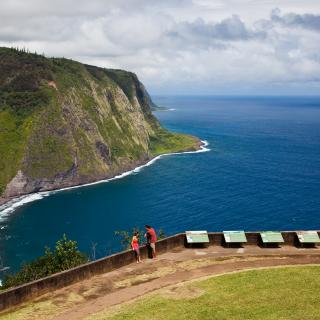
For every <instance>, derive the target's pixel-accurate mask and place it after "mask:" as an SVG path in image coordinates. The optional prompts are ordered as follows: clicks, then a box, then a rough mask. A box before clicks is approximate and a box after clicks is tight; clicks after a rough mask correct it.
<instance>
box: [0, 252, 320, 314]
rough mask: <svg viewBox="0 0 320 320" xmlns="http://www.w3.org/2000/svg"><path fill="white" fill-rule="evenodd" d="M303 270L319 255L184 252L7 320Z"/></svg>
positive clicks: (79, 287) (80, 287) (48, 299)
mask: <svg viewBox="0 0 320 320" xmlns="http://www.w3.org/2000/svg"><path fill="white" fill-rule="evenodd" d="M297 264H301V265H303V264H320V252H319V250H318V249H296V248H292V247H290V248H281V249H264V250H263V249H261V248H258V247H252V248H245V249H224V248H221V247H219V248H217V247H210V248H207V249H202V250H196V249H193V250H190V249H189V250H187V249H186V250H180V251H177V252H171V253H167V254H164V255H162V256H160V257H159V259H158V260H157V261H145V262H144V263H142V264H139V265H135V264H132V265H130V266H127V267H123V268H121V269H119V270H116V271H113V272H109V273H106V274H102V275H99V276H95V277H93V278H91V279H88V280H85V281H82V282H80V283H77V284H74V285H71V286H69V287H67V288H63V289H60V290H57V291H55V292H53V293H50V294H47V295H45V296H42V297H40V298H38V299H37V300H35V301H34V302H32V303H29V304H26V305H24V306H21V307H20V308H18V309H16V310H14V312H11V313H10V314H7V316H8V317H6V318H4V319H17V320H20V319H54V320H73V319H77V320H78V319H84V318H86V317H88V316H90V315H92V314H94V313H97V312H99V311H103V310H105V309H107V308H108V307H111V306H114V305H117V304H121V303H124V302H127V301H130V300H132V299H134V298H137V297H138V296H141V295H143V294H146V293H149V292H152V291H154V290H157V289H161V288H164V287H167V286H171V285H175V284H178V283H181V282H184V281H189V280H193V279H197V278H201V277H206V276H210V275H219V274H224V273H228V272H234V271H238V270H245V269H252V268H265V267H272V266H285V265H297ZM9 315H11V316H12V317H9ZM13 316H14V317H13ZM0 317H1V316H0Z"/></svg>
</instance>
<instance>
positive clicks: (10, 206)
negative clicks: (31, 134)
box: [0, 140, 211, 222]
mask: <svg viewBox="0 0 320 320" xmlns="http://www.w3.org/2000/svg"><path fill="white" fill-rule="evenodd" d="M201 142H202V145H201V146H200V149H199V150H196V151H183V152H173V153H164V154H161V155H159V156H157V157H155V158H153V159H151V160H150V161H148V162H147V163H145V164H143V165H141V166H138V167H136V168H134V169H133V170H130V171H126V172H123V173H121V174H119V175H117V176H114V177H113V178H109V179H104V180H99V181H95V182H90V183H86V184H81V185H77V186H72V187H66V188H61V189H57V190H52V191H41V192H37V193H32V194H28V195H24V196H21V197H18V198H16V199H13V200H10V201H8V202H7V203H5V204H4V205H2V206H0V222H1V221H3V220H5V219H6V218H7V217H8V215H9V214H10V213H12V212H13V211H15V210H16V209H17V208H19V207H21V206H23V205H25V204H27V203H29V202H33V201H36V200H41V199H43V198H45V197H47V196H50V195H51V194H55V193H57V192H62V191H66V190H72V189H76V188H83V187H88V186H92V185H96V184H100V183H106V182H110V181H113V180H117V179H122V178H124V177H126V176H129V175H131V174H135V173H138V172H140V171H141V170H142V169H143V168H145V167H148V166H150V165H152V164H153V163H155V162H156V161H157V160H159V159H161V158H162V157H167V156H172V155H179V154H190V153H201V152H208V151H210V150H211V149H209V148H208V146H209V142H208V141H206V140H203V141H201Z"/></svg>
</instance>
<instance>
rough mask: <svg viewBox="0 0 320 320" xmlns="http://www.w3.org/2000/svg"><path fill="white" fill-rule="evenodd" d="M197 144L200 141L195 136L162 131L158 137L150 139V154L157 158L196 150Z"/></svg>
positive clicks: (158, 133)
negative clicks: (162, 155) (161, 155)
mask: <svg viewBox="0 0 320 320" xmlns="http://www.w3.org/2000/svg"><path fill="white" fill-rule="evenodd" d="M197 142H198V139H197V138H195V137H193V136H190V135H186V134H180V133H172V132H169V131H166V130H163V129H160V130H158V131H157V132H156V135H154V136H151V137H150V146H149V147H150V153H151V155H152V156H157V155H159V154H164V153H173V152H180V151H187V150H196V149H197Z"/></svg>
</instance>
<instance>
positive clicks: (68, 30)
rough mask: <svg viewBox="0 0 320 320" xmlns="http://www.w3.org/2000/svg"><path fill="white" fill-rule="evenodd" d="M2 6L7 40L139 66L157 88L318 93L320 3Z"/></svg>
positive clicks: (183, 0)
mask: <svg viewBox="0 0 320 320" xmlns="http://www.w3.org/2000/svg"><path fill="white" fill-rule="evenodd" d="M0 5H1V10H0V45H3V46H25V47H27V48H29V49H30V50H31V51H37V52H39V53H42V52H44V53H45V54H46V55H47V56H64V57H69V58H73V59H77V60H80V61H82V62H85V63H90V64H95V65H99V66H103V67H111V68H122V69H127V70H131V71H134V72H136V73H137V74H138V76H139V77H140V78H141V80H142V81H143V82H144V83H145V84H146V86H147V88H148V89H149V90H150V91H151V92H152V93H155V94H157V93H172V94H175V93H176V94H184V93H189V94H190V93H191V94H317V93H318V92H320V91H319V89H320V5H319V3H318V0H305V1H303V3H302V2H301V1H297V0H290V1H289V0H283V1H281V6H279V1H275V0H265V1H263V2H261V3H259V1H251V0H237V1H236V0H224V1H222V0H221V1H220V0H212V1H211V0H210V1H209V0H193V1H191V0H170V1H169V0H162V1H154V0H134V1H133V0H126V1H125V0H117V1H115V0H108V1H103V0H91V1H84V0H77V1H75V0H68V1H65V0H56V1H54V2H53V1H48V0H12V1H4V0H0Z"/></svg>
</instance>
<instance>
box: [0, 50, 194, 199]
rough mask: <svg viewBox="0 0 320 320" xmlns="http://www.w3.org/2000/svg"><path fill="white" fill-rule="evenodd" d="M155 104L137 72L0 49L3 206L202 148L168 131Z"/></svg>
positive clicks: (0, 189) (0, 174) (0, 137)
mask: <svg viewBox="0 0 320 320" xmlns="http://www.w3.org/2000/svg"><path fill="white" fill-rule="evenodd" d="M153 106H154V104H153V102H152V101H151V98H150V96H149V95H148V93H147V92H146V90H145V88H144V86H143V85H142V84H141V83H140V82H139V80H138V78H137V76H136V75H135V74H133V73H130V72H127V71H123V70H111V69H103V68H98V67H94V66H89V65H84V64H81V63H79V62H76V61H72V60H68V59H64V58H59V59H58V58H45V57H44V56H41V55H36V54H32V53H28V52H24V51H19V50H15V49H9V48H0V154H1V157H0V195H1V198H0V203H1V202H4V201H5V200H7V199H9V198H10V197H15V196H18V195H21V194H27V193H30V192H36V191H39V190H50V189H56V188H61V187H65V186H72V185H77V184H82V183H87V182H91V181H95V180H99V179H104V178H108V177H111V176H114V175H115V174H118V173H120V172H123V171H124V170H128V169H131V168H133V167H135V166H136V165H138V164H141V163H143V162H145V161H147V160H148V159H150V158H152V157H153V156H156V155H158V154H160V153H167V152H173V151H174V152H176V151H183V150H195V149H197V148H198V147H199V140H198V139H197V138H195V137H191V136H188V135H182V134H175V133H171V132H168V131H167V130H165V129H163V128H162V127H161V125H160V124H159V122H158V121H157V119H156V118H155V117H154V116H153V114H152V111H151V108H152V107H153Z"/></svg>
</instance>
